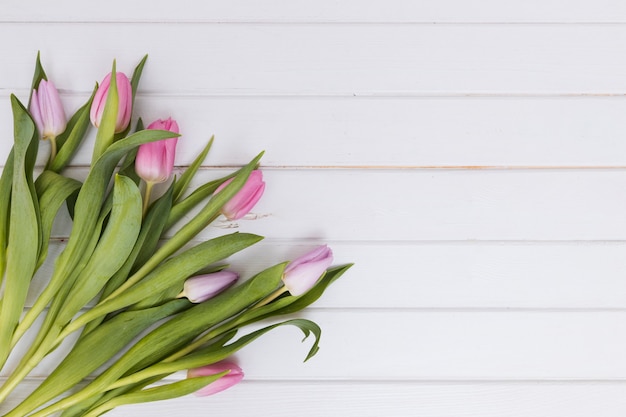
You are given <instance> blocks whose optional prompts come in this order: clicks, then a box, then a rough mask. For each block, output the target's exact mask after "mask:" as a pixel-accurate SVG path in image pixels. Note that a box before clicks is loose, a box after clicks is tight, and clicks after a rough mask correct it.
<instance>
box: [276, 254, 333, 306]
mask: <svg viewBox="0 0 626 417" xmlns="http://www.w3.org/2000/svg"><path fill="white" fill-rule="evenodd" d="M331 263H333V252H332V251H331V250H330V248H329V247H328V246H326V245H323V246H318V247H317V248H315V249H313V250H312V251H310V252H308V253H306V254H304V255H302V256H300V257H299V258H297V259H295V260H293V261H291V263H289V265H287V267H286V268H285V272H284V274H283V283H284V284H285V287H287V289H288V290H289V292H290V293H291V295H294V296H298V295H302V294H304V293H305V292H307V291H308V290H310V289H311V288H312V287H313V286H314V285H315V283H316V282H317V280H318V279H319V278H320V277H321V276H322V274H324V272H325V271H326V269H327V268H328V267H329V266H330V264H331Z"/></svg>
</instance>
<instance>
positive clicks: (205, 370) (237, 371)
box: [187, 361, 243, 397]
mask: <svg viewBox="0 0 626 417" xmlns="http://www.w3.org/2000/svg"><path fill="white" fill-rule="evenodd" d="M224 371H230V372H229V373H227V374H226V375H224V376H223V377H221V378H220V379H218V380H217V381H214V382H211V383H210V384H209V385H207V386H206V387H204V388H202V389H201V390H199V391H196V392H195V395H196V396H198V397H205V396H207V395H213V394H217V393H218V392H221V391H224V390H225V389H228V388H230V387H232V386H233V385H235V384H237V383H238V382H239V381H241V380H242V379H243V371H242V370H241V368H240V367H239V366H237V364H235V363H232V362H226V361H223V362H218V363H214V364H213V365H207V366H203V367H202V368H195V369H190V370H188V371H187V378H197V377H200V376H209V375H215V374H219V373H221V372H224Z"/></svg>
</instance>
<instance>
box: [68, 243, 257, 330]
mask: <svg viewBox="0 0 626 417" xmlns="http://www.w3.org/2000/svg"><path fill="white" fill-rule="evenodd" d="M261 239H262V238H261V237H260V236H256V235H251V234H245V233H233V234H230V235H225V236H220V237H217V238H214V239H211V240H208V241H206V242H203V243H201V244H199V245H197V246H195V247H193V248H191V249H188V250H186V251H184V252H182V253H181V254H179V255H177V256H175V257H173V258H171V259H169V260H168V261H167V262H165V263H163V264H162V265H159V267H157V268H156V269H155V270H154V271H153V272H152V273H150V274H149V275H148V276H147V277H146V278H145V279H144V280H142V281H140V282H139V283H138V284H136V285H135V286H133V287H131V288H129V289H128V290H126V291H124V292H122V293H120V294H119V295H117V296H115V297H111V298H109V299H107V300H104V301H102V302H100V303H98V305H96V306H95V307H93V308H92V309H91V310H89V311H88V312H86V313H85V314H84V315H83V316H81V317H80V318H78V319H77V320H76V321H75V322H74V323H72V324H71V325H70V329H71V328H77V327H78V326H79V325H83V324H85V323H87V322H88V321H90V320H93V319H94V318H97V317H101V316H103V315H105V314H108V313H111V312H113V311H116V310H119V309H121V308H124V307H127V306H130V305H132V304H135V303H138V302H140V301H142V300H144V299H149V302H148V303H150V304H152V303H158V302H160V301H162V300H164V299H165V297H167V296H168V295H169V298H173V297H175V296H176V295H177V294H178V293H180V291H181V290H182V287H183V283H184V282H185V280H186V279H187V278H188V277H189V276H190V275H192V274H194V273H195V272H197V271H198V270H200V269H202V268H204V267H206V266H207V265H210V264H212V263H214V262H217V261H219V260H222V259H224V258H226V257H228V256H230V255H232V254H234V253H237V252H239V251H241V250H243V249H245V248H247V247H249V246H251V245H253V244H255V243H256V242H258V241H260V240H261ZM148 303H142V304H141V305H142V306H146V304H148ZM68 331H69V330H68Z"/></svg>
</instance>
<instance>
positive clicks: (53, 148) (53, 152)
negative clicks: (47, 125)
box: [46, 136, 57, 164]
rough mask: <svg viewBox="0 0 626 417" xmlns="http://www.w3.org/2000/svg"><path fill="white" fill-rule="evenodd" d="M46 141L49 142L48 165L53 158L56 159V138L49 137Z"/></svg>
mask: <svg viewBox="0 0 626 417" xmlns="http://www.w3.org/2000/svg"><path fill="white" fill-rule="evenodd" d="M46 139H48V141H49V142H50V162H49V164H51V163H52V161H54V158H56V157H57V138H56V137H54V136H51V137H49V138H46Z"/></svg>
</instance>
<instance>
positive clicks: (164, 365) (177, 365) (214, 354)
mask: <svg viewBox="0 0 626 417" xmlns="http://www.w3.org/2000/svg"><path fill="white" fill-rule="evenodd" d="M281 326H296V327H298V328H299V329H300V330H301V331H302V333H303V334H304V339H307V338H308V337H309V336H310V335H311V334H313V335H314V336H315V341H314V342H313V345H312V346H311V348H310V349H309V352H308V354H307V356H306V358H305V362H306V361H307V360H309V359H310V358H312V357H313V356H315V354H316V353H317V352H318V351H319V341H320V337H321V335H322V329H320V327H319V326H318V325H317V324H316V323H314V322H312V321H310V320H306V319H291V320H286V321H283V322H280V323H276V324H272V325H270V326H267V327H264V328H262V329H259V330H256V331H254V332H252V333H249V334H247V335H245V336H242V337H240V338H239V339H237V340H236V341H234V342H233V343H230V344H228V345H226V344H225V341H224V342H223V343H213V344H211V345H209V346H207V347H206V348H202V349H199V350H198V351H196V352H193V353H191V354H189V355H187V356H184V357H183V358H181V359H177V360H175V361H171V362H167V361H163V362H159V363H157V364H155V365H152V366H150V367H148V368H145V369H143V370H141V371H139V372H136V373H134V374H131V375H127V376H125V377H124V378H121V379H120V380H119V381H117V382H116V383H115V384H114V385H113V386H114V387H115V388H117V387H121V386H124V385H126V384H127V383H135V382H138V381H141V380H144V379H147V378H152V377H156V376H161V377H165V376H167V375H170V374H172V373H174V372H178V371H183V370H186V369H193V368H200V367H202V366H206V365H210V364H213V363H216V362H219V361H221V360H224V359H226V358H228V357H229V356H232V355H233V354H235V353H236V352H237V351H239V350H240V349H241V348H243V347H245V346H247V345H248V344H250V343H252V342H253V341H254V340H256V339H258V338H259V337H261V336H263V335H264V334H265V333H267V332H269V331H271V330H273V329H275V328H277V327H281ZM303 341H304V340H303Z"/></svg>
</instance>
